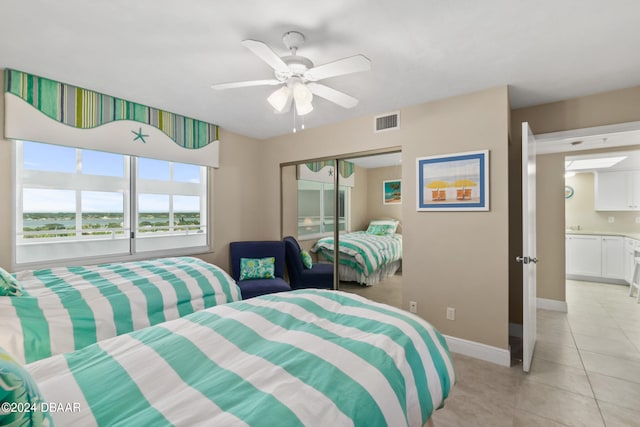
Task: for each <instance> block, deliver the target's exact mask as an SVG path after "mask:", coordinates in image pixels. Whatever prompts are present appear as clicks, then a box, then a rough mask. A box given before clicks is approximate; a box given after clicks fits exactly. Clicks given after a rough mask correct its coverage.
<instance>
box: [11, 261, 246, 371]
mask: <svg viewBox="0 0 640 427" xmlns="http://www.w3.org/2000/svg"><path fill="white" fill-rule="evenodd" d="M16 278H17V279H18V281H19V282H20V283H21V284H22V285H23V286H24V288H25V291H26V295H22V296H20V297H0V325H2V326H1V327H0V347H3V348H4V349H5V350H7V351H8V352H9V353H10V354H12V355H13V356H14V358H15V359H16V360H18V361H22V362H23V363H29V362H33V361H36V360H39V359H42V358H45V357H49V356H51V355H55V354H59V353H65V352H71V351H74V350H77V349H80V348H83V347H86V346H88V345H90V344H93V343H95V342H97V341H100V340H103V339H106V338H111V337H113V336H116V335H121V334H124V333H127V332H131V331H134V330H138V329H141V328H145V327H147V326H150V325H155V324H157V323H162V322H164V321H166V320H171V319H176V318H178V317H182V316H185V315H187V314H190V313H193V312H195V311H199V310H202V309H204V308H207V307H212V306H215V305H218V304H224V303H228V302H231V301H237V300H240V299H241V296H240V291H239V289H238V286H237V285H236V283H235V281H234V280H233V279H232V278H231V277H230V276H229V275H228V274H227V273H225V272H224V271H223V270H222V269H220V268H219V267H216V266H214V265H212V264H209V263H206V262H204V261H202V260H199V259H197V258H190V257H178V258H163V259H158V260H153V261H138V262H127V263H118V264H105V265H99V266H91V267H57V268H52V269H46V270H30V271H23V272H20V273H18V274H17V275H16Z"/></svg>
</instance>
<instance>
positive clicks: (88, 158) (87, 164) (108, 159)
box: [82, 150, 128, 177]
mask: <svg viewBox="0 0 640 427" xmlns="http://www.w3.org/2000/svg"><path fill="white" fill-rule="evenodd" d="M125 158H128V156H123V155H121V154H111V153H104V152H101V151H91V150H82V173H84V174H87V175H103V176H118V177H122V176H124V162H125Z"/></svg>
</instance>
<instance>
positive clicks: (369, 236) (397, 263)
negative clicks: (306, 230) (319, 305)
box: [311, 220, 402, 286]
mask: <svg viewBox="0 0 640 427" xmlns="http://www.w3.org/2000/svg"><path fill="white" fill-rule="evenodd" d="M397 225H398V224H397V221H387V220H379V221H371V223H370V224H369V227H367V230H366V231H356V232H353V233H344V234H340V244H339V251H340V262H339V266H338V271H339V274H340V280H342V281H346V282H358V283H360V284H363V285H367V286H372V285H375V284H376V283H378V282H380V281H382V280H384V279H385V278H386V277H389V276H392V275H393V274H395V273H396V271H398V269H399V268H400V267H401V265H402V235H401V234H397V233H396V232H395V231H396V227H397ZM311 251H312V252H315V253H317V254H318V257H319V258H321V259H325V260H327V261H330V262H333V259H334V251H335V242H334V239H333V237H324V238H322V239H320V240H318V241H317V242H316V243H315V245H314V246H313V248H312V249H311Z"/></svg>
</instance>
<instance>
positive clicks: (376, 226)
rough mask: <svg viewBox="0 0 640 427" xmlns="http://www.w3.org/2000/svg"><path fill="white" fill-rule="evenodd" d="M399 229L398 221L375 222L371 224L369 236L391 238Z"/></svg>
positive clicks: (368, 230)
mask: <svg viewBox="0 0 640 427" xmlns="http://www.w3.org/2000/svg"><path fill="white" fill-rule="evenodd" d="M397 228H398V221H396V220H375V221H371V222H370V223H369V227H367V234H374V235H376V236H391V235H393V234H395V232H396V229H397Z"/></svg>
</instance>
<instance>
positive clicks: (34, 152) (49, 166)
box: [22, 142, 76, 173]
mask: <svg viewBox="0 0 640 427" xmlns="http://www.w3.org/2000/svg"><path fill="white" fill-rule="evenodd" d="M22 150H23V159H24V168H25V169H30V170H41V171H49V172H67V173H75V172H76V149H75V148H70V147H61V146H58V145H51V144H40V143H38V142H25V143H24V144H23V146H22Z"/></svg>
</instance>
